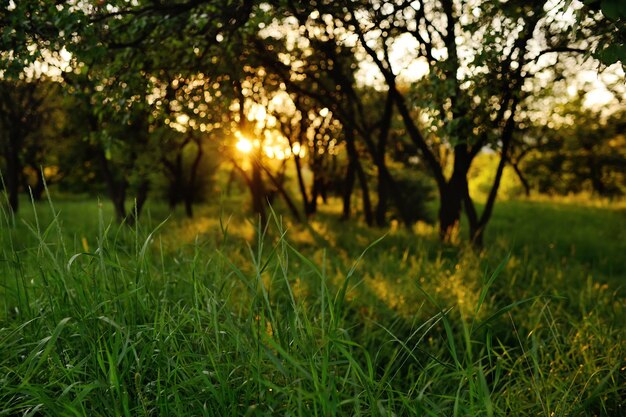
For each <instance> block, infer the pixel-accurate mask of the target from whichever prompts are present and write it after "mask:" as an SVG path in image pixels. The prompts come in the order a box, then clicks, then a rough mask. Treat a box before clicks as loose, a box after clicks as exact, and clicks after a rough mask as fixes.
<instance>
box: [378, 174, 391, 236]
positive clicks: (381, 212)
mask: <svg viewBox="0 0 626 417" xmlns="http://www.w3.org/2000/svg"><path fill="white" fill-rule="evenodd" d="M388 191H389V188H388V186H387V182H386V181H385V179H384V177H383V175H382V173H381V172H380V169H379V170H378V189H377V192H378V204H377V205H376V225H377V226H381V227H382V226H384V225H385V224H386V223H387V201H388V199H389V193H388Z"/></svg>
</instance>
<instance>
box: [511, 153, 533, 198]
mask: <svg viewBox="0 0 626 417" xmlns="http://www.w3.org/2000/svg"><path fill="white" fill-rule="evenodd" d="M511 166H512V167H513V170H514V171H515V174H516V175H517V178H519V180H520V182H521V183H522V187H524V194H525V195H526V197H530V184H528V180H527V179H526V177H524V174H523V173H522V170H521V169H520V168H519V165H518V164H517V163H513V162H511Z"/></svg>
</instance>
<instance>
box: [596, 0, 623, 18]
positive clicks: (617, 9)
mask: <svg viewBox="0 0 626 417" xmlns="http://www.w3.org/2000/svg"><path fill="white" fill-rule="evenodd" d="M600 8H601V9H602V14H603V15H605V16H606V17H608V18H609V19H612V20H618V19H620V18H626V2H624V1H623V0H602V5H601V6H600Z"/></svg>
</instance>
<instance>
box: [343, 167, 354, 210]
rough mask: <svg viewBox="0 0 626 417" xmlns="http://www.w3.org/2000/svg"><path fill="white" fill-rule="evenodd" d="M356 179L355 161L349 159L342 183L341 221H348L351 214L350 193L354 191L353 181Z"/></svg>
mask: <svg viewBox="0 0 626 417" xmlns="http://www.w3.org/2000/svg"><path fill="white" fill-rule="evenodd" d="M355 179H356V164H355V161H353V160H352V159H350V161H349V162H348V169H347V170H346V177H345V179H344V182H343V190H342V194H343V195H342V198H343V214H342V215H341V220H348V219H350V216H351V214H352V208H351V202H352V191H354V180H355Z"/></svg>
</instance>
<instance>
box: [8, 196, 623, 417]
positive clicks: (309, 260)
mask: <svg viewBox="0 0 626 417" xmlns="http://www.w3.org/2000/svg"><path fill="white" fill-rule="evenodd" d="M50 210H51V212H52V221H50V222H47V223H45V224H44V223H43V222H40V221H39V220H38V219H39V218H38V217H37V216H36V215H35V216H34V222H23V221H21V220H20V219H17V218H15V217H13V216H12V215H11V214H10V213H8V212H6V211H3V212H2V216H3V222H2V226H1V229H0V232H1V233H0V307H1V311H0V416H3V415H11V416H12V415H25V416H43V415H46V416H144V415H154V416H166V415H181V416H240V415H289V416H311V415H316V416H317V415H319V416H327V415H368V416H370V415H371V416H401V415H424V416H480V415H485V416H492V415H542V416H577V415H580V416H593V415H609V416H618V415H624V413H625V409H624V407H623V406H622V404H623V403H624V401H625V400H626V392H625V388H624V386H625V385H624V384H625V382H626V381H625V377H624V366H625V364H624V354H625V350H624V341H623V331H622V330H621V329H620V328H619V326H618V325H616V322H615V320H614V317H611V315H612V314H615V312H616V311H617V312H618V313H619V312H622V311H623V310H619V308H620V307H616V306H615V305H614V304H613V300H612V299H611V295H610V294H607V293H606V292H603V291H602V289H601V288H599V287H597V286H595V285H593V284H592V283H591V282H589V285H587V286H586V287H581V288H576V289H575V291H572V292H567V291H565V292H564V294H565V295H564V296H561V297H555V296H553V295H549V296H548V295H544V294H542V291H538V292H537V294H527V293H524V291H521V290H519V286H509V285H507V284H506V283H502V279H503V274H504V273H503V269H504V267H505V262H506V260H505V261H503V262H502V263H501V264H500V266H498V267H497V268H496V269H495V270H493V271H491V272H488V273H484V274H480V273H479V274H478V275H479V278H478V281H477V282H476V283H474V284H476V285H474V286H472V285H471V283H468V288H469V289H467V290H466V291H468V292H471V293H472V295H473V296H472V297H468V298H467V299H468V300H471V302H468V303H466V304H463V305H461V304H460V303H458V302H453V301H450V300H454V298H450V297H447V295H448V294H446V293H447V292H449V291H452V289H451V288H452V287H446V285H450V280H448V279H447V278H446V277H445V276H444V274H443V273H442V272H441V271H443V267H442V269H437V268H438V267H437V266H436V265H435V264H437V262H439V261H436V262H433V264H428V265H426V263H425V262H426V261H425V260H424V262H423V263H421V264H419V265H417V264H416V265H415V266H414V267H411V268H413V269H409V275H408V276H405V277H403V279H404V281H403V283H404V284H403V285H405V286H406V291H407V292H411V291H412V292H416V293H419V294H420V297H421V298H420V300H421V302H419V303H408V305H407V302H404V303H403V305H402V308H399V307H398V306H397V305H393V304H392V305H390V304H389V303H388V302H387V301H389V300H386V299H385V297H377V296H376V293H375V292H373V291H371V290H370V291H365V290H364V288H366V287H367V285H366V283H365V282H364V281H366V280H374V279H375V280H378V281H377V282H374V284H381V285H383V284H384V281H383V280H385V279H390V280H395V279H396V277H384V276H383V277H381V276H379V275H376V271H377V270H379V269H384V268H386V267H389V268H392V267H393V265H387V264H386V266H385V265H383V264H378V263H376V262H371V259H370V253H368V252H367V250H365V251H364V252H363V255H362V256H361V257H359V258H357V259H355V260H352V261H350V263H351V265H350V266H348V267H347V268H345V271H346V272H345V273H343V274H341V275H340V276H338V275H337V273H336V271H337V268H334V267H332V266H333V265H336V264H337V263H338V262H342V260H341V259H337V258H334V256H335V254H333V253H330V252H325V251H323V252H322V257H321V259H317V258H318V257H313V256H309V254H307V253H303V252H301V251H299V250H298V249H297V248H295V247H294V246H293V245H292V244H291V243H290V240H289V234H288V233H287V232H286V230H285V228H284V226H283V224H282V222H281V220H280V218H279V217H278V216H276V215H274V217H273V223H272V225H271V226H268V228H266V229H263V230H261V229H258V230H257V233H256V237H255V240H254V241H253V242H251V243H250V244H249V246H247V247H246V246H245V245H244V242H243V241H242V240H240V239H236V238H235V237H233V236H231V235H230V234H229V225H228V224H227V223H226V222H225V221H220V222H219V225H220V227H219V230H218V229H216V230H215V234H219V237H218V238H217V239H213V240H202V239H197V240H196V241H195V242H194V243H193V244H191V245H188V246H186V247H183V248H177V249H173V250H168V249H165V247H164V244H163V239H162V238H163V234H162V233H161V231H162V230H164V229H166V228H168V227H169V225H168V224H160V225H158V226H156V227H154V228H152V229H147V226H145V225H143V226H142V225H137V226H135V227H134V228H129V227H127V226H117V225H111V224H109V223H107V222H106V221H105V220H104V217H103V215H102V211H100V214H99V220H98V232H97V236H95V237H92V236H89V239H86V238H80V237H76V238H74V239H71V238H68V235H67V234H65V233H64V230H63V229H64V227H63V224H62V222H61V221H60V216H59V215H58V213H57V212H56V211H55V210H54V207H53V206H51V208H50ZM27 233H28V234H30V238H28V239H26V238H25V236H24V234H27ZM25 242H30V244H25ZM90 242H91V243H90ZM94 242H95V243H94ZM379 244H381V243H379V242H377V241H375V242H374V243H372V245H370V247H369V248H368V249H371V250H373V249H375V248H376V245H379ZM465 256H467V257H468V261H467V263H466V264H457V265H465V266H467V267H468V268H473V272H476V269H478V270H480V264H479V263H477V262H476V261H475V255H473V254H466V255H465ZM377 259H379V260H380V259H385V258H380V257H379V258H377ZM438 259H439V258H438ZM385 262H386V263H392V262H393V259H386V261H385ZM416 262H417V261H416ZM433 265H435V266H433ZM429 268H430V269H429ZM363 271H365V272H363ZM428 271H430V272H432V276H426V277H425V278H426V280H422V279H420V277H421V276H422V275H424V274H428ZM436 271H439V272H436ZM369 288H377V287H376V286H374V287H369ZM437 288H444V290H443V291H442V293H441V294H440V293H438V292H437ZM511 288H513V290H511ZM568 303H574V304H576V305H577V308H576V309H569V308H568ZM616 309H617V310H616ZM617 323H619V320H618V321H617Z"/></svg>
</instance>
